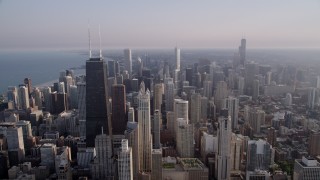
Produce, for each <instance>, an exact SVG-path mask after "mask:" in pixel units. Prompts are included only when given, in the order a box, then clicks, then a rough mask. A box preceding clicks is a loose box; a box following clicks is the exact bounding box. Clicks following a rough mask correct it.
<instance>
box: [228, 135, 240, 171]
mask: <svg viewBox="0 0 320 180" xmlns="http://www.w3.org/2000/svg"><path fill="white" fill-rule="evenodd" d="M242 144H243V140H242V139H241V138H240V137H238V135H237V134H234V133H232V136H231V145H230V146H231V148H230V153H231V154H230V156H231V158H230V164H231V165H230V167H231V171H238V172H239V171H240V164H241V158H242V157H241V156H242V154H241V153H242V149H243V147H242Z"/></svg>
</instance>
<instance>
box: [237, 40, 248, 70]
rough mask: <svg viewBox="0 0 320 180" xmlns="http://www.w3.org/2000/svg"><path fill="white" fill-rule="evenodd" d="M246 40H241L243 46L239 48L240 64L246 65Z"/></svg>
mask: <svg viewBox="0 0 320 180" xmlns="http://www.w3.org/2000/svg"><path fill="white" fill-rule="evenodd" d="M246 43H247V41H246V39H241V45H240V46H239V54H240V64H242V65H243V67H244V65H245V62H246Z"/></svg>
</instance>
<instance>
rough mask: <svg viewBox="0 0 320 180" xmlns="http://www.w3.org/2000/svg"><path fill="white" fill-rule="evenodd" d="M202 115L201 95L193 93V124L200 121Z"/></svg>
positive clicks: (191, 110) (191, 109)
mask: <svg viewBox="0 0 320 180" xmlns="http://www.w3.org/2000/svg"><path fill="white" fill-rule="evenodd" d="M200 115H201V95H200V94H198V93H195V94H192V95H191V100H190V117H191V118H190V121H191V123H192V124H196V123H198V122H200Z"/></svg>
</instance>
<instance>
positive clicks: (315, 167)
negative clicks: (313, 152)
mask: <svg viewBox="0 0 320 180" xmlns="http://www.w3.org/2000/svg"><path fill="white" fill-rule="evenodd" d="M319 177H320V162H319V161H318V160H317V159H314V158H312V157H304V156H303V157H302V159H296V160H295V162H294V171H293V179H298V180H316V179H319Z"/></svg>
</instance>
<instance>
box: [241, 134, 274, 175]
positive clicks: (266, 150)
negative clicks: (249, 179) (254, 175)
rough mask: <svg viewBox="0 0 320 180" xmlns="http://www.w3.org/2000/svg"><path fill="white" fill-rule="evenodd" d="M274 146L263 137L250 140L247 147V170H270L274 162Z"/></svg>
mask: <svg viewBox="0 0 320 180" xmlns="http://www.w3.org/2000/svg"><path fill="white" fill-rule="evenodd" d="M273 154H274V152H273V149H272V146H271V145H270V144H269V143H268V142H267V141H264V140H262V139H259V140H258V141H256V140H250V141H248V147H247V171H254V170H255V169H260V170H268V169H269V166H270V165H271V163H272V162H273Z"/></svg>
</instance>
